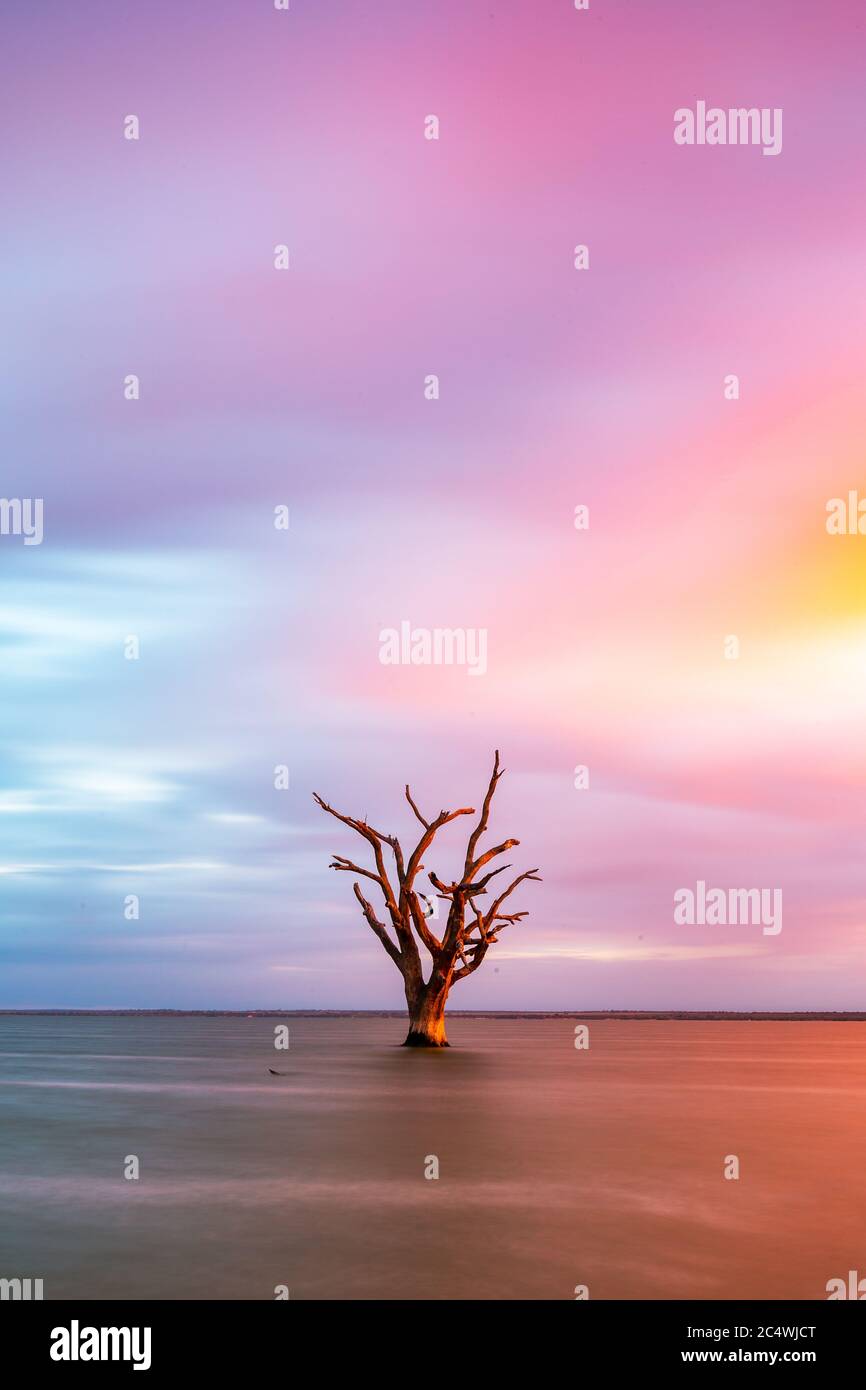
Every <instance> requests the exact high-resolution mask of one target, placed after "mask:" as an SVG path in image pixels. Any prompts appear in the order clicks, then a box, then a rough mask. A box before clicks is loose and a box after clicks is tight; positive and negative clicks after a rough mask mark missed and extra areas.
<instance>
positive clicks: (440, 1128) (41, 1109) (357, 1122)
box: [0, 1017, 866, 1299]
mask: <svg viewBox="0 0 866 1390" xmlns="http://www.w3.org/2000/svg"><path fill="white" fill-rule="evenodd" d="M277 1022H278V1020H276V1019H266V1018H251V1019H247V1018H155V1017H149V1018H148V1017H145V1018H101V1019H96V1018H49V1017H29V1018H28V1017H19V1018H15V1017H8V1018H0V1266H2V1268H0V1276H5V1277H12V1276H18V1277H26V1276H30V1277H34V1278H43V1279H44V1281H45V1295H46V1297H47V1298H107V1297H113V1298H117V1297H126V1298H152V1297H157V1298H253V1299H267V1298H272V1297H273V1291H274V1287H275V1286H276V1285H278V1284H286V1285H288V1287H289V1289H290V1291H291V1297H292V1298H293V1299H296V1298H301V1299H303V1298H461V1299H473V1298H484V1299H508V1298H555V1299H568V1298H571V1297H573V1290H574V1287H575V1285H577V1284H586V1285H588V1286H589V1290H590V1296H591V1297H592V1298H745V1299H750V1298H757V1299H762V1298H825V1297H826V1291H825V1285H826V1283H827V1280H828V1279H831V1278H834V1277H837V1276H841V1277H846V1276H847V1271H848V1270H849V1269H859V1270H860V1271H861V1272H862V1273H866V1221H864V1217H866V1119H864V1116H866V1025H864V1024H858V1023H776V1022H773V1023H745V1022H727V1023H726V1022H692V1023H689V1022H679V1021H676V1022H674V1021H670V1022H648V1021H628V1022H625V1021H619V1022H613V1021H611V1022H592V1023H591V1024H590V1039H591V1044H590V1048H589V1050H588V1051H576V1050H575V1048H574V1021H573V1020H568V1019H478V1018H475V1019H460V1018H455V1019H452V1021H451V1023H450V1025H449V1037H450V1038H451V1040H452V1043H453V1044H454V1046H453V1047H452V1049H451V1050H450V1051H447V1052H433V1053H427V1052H419V1051H414V1050H413V1051H409V1050H404V1049H402V1048H400V1047H398V1046H396V1045H395V1044H397V1043H398V1042H399V1041H400V1040H401V1038H402V1032H401V1024H400V1023H399V1022H398V1021H396V1020H394V1019H387V1018H342V1019H333V1018H330V1019H329V1018H306V1019H290V1020H289V1024H290V1029H291V1049H290V1050H289V1051H288V1052H278V1053H277V1052H275V1051H274V1049H273V1036H274V1026H275V1024H276V1023H277ZM275 1059H276V1060H275ZM269 1066H274V1067H275V1068H276V1069H278V1070H279V1071H280V1072H284V1073H285V1075H283V1076H270V1075H269V1074H268V1067H269ZM131 1154H135V1155H137V1156H138V1159H139V1162H140V1171H141V1176H140V1180H139V1181H137V1182H134V1181H126V1180H125V1179H124V1177H123V1171H124V1162H125V1160H126V1157H127V1155H131ZM730 1154H736V1155H737V1156H738V1158H739V1161H740V1179H739V1181H726V1180H725V1178H724V1176H723V1173H724V1167H725V1159H726V1156H727V1155H730ZM432 1155H435V1156H436V1157H437V1158H438V1161H439V1172H440V1177H439V1179H438V1180H432V1181H431V1180H427V1179H425V1177H424V1171H425V1163H426V1161H427V1159H428V1157H429V1156H432Z"/></svg>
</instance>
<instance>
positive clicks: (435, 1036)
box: [403, 985, 448, 1047]
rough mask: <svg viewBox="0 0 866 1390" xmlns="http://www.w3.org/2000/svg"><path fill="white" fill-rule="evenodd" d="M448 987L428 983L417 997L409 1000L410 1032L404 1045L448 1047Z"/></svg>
mask: <svg viewBox="0 0 866 1390" xmlns="http://www.w3.org/2000/svg"><path fill="white" fill-rule="evenodd" d="M447 998H448V988H447V986H446V987H445V988H442V987H439V988H431V986H430V985H428V986H427V987H426V988H425V989H422V990H421V991H420V993H419V994H418V995H417V997H416V998H415V999H414V1000H412V999H410V1000H409V1001H408V1004H409V1032H408V1033H407V1034H406V1041H405V1042H404V1044H403V1046H404V1047H447V1046H448V1039H447V1038H446V1037H445V1000H446V999H447Z"/></svg>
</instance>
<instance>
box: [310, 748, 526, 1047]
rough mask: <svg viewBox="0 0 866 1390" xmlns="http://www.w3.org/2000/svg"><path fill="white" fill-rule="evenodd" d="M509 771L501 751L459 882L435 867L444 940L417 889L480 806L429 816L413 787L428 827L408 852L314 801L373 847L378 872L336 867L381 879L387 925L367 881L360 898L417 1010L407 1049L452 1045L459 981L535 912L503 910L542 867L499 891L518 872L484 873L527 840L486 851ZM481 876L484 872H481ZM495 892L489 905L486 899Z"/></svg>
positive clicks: (340, 861) (345, 863) (336, 861)
mask: <svg viewBox="0 0 866 1390" xmlns="http://www.w3.org/2000/svg"><path fill="white" fill-rule="evenodd" d="M504 771H505V769H504V768H501V767H500V766H499V750H498V749H497V750H496V755H495V758H494V761H493V772H492V774H491V777H490V782H489V784H488V787H487V792H486V794H485V797H484V803H483V805H482V807H481V814H480V816H479V818H478V821H477V823H476V825H475V827H474V829H473V830H472V833H471V835H470V836H469V842H468V845H467V848H466V857H465V860H464V864H463V870H462V872H461V874H460V877H459V878H458V879H455V880H454V881H453V882H452V883H445V882H443V880H442V879H441V878H439V877H438V875H437V874H436V873H434V872H433V871H430V872H428V874H427V877H428V879H429V881H430V883H431V884H432V885H433V888H434V889H435V890H436V897H437V898H441V899H443V900H444V901H445V902H447V903H448V916H447V919H446V922H445V929H444V931H443V933H442V937H441V940H440V938H439V937H437V936H436V935H435V933H434V931H433V929H432V927H431V920H432V917H431V911H432V909H431V905H430V899H429V897H428V896H427V895H426V894H425V893H422V892H421V891H420V890H419V889H418V888H416V886H415V884H416V879H417V877H418V874H419V873H420V872H421V870H422V869H423V868H424V863H423V860H424V857H425V855H426V854H427V852H428V850H429V849H430V847H431V845H432V844H433V841H434V839H435V837H436V835H437V834H438V832H439V831H440V830H441V829H442V828H443V826H446V825H448V824H449V822H450V821H453V820H456V819H457V818H458V816H474V815H475V809H474V807H472V806H463V807H461V808H460V809H459V810H458V811H440V812H439V814H438V816H436V818H435V819H434V820H427V819H425V817H424V816H422V814H421V812H420V811H419V809H418V807H417V806H416V804H415V802H414V800H413V799H412V794H411V792H410V790H409V787H408V786H407V787H406V800H407V801H408V803H409V805H410V806H411V808H412V813H413V815H414V816H415V817H416V819H417V820H418V821H419V822H420V824H421V826H422V827H423V833H422V835H421V837H420V838H419V840H418V843H417V844H416V846H415V848H414V849H413V850H412V852H411V854H410V855H409V856H408V858H407V857H406V855H405V854H404V853H403V849H402V847H401V845H400V842H399V840H398V839H397V837H396V835H385V834H383V832H382V831H380V830H374V829H373V827H372V826H371V825H368V824H367V821H366V820H358V819H355V818H354V817H352V816H344V815H343V814H342V812H340V811H335V810H334V808H333V806H329V805H328V803H327V802H326V801H324V800H323V799H322V797H320V796H319V795H318V793H314V794H313V795H314V799H315V801H316V802H317V804H318V805H319V806H321V808H322V810H323V811H327V813H328V815H329V816H334V817H335V819H336V820H339V821H342V822H343V824H344V825H348V826H349V827H350V828H351V829H352V830H354V831H356V832H357V833H358V834H359V835H360V836H361V837H362V838H363V839H364V840H366V841H367V843H368V845H369V846H370V848H371V850H372V852H373V863H374V866H375V867H374V868H373V869H365V868H362V867H361V866H360V865H358V864H355V863H353V862H352V860H351V859H346V858H344V856H343V855H341V854H334V855H333V856H332V862H331V864H330V866H329V867H330V868H332V869H336V870H337V871H338V872H339V873H351V874H356V875H357V876H358V878H365V879H369V880H370V881H372V882H373V883H375V884H376V885H377V887H378V889H379V891H380V892H381V895H382V898H383V900H384V906H385V912H386V914H387V919H388V920H387V922H382V921H380V920H379V917H378V916H377V915H376V911H375V909H374V907H373V905H372V903H371V902H370V901H369V900H368V899H367V898H366V897H365V896H364V894H363V893H362V892H361V886H360V883H358V882H357V881H356V882H355V883H354V885H353V887H354V891H355V897H356V898H357V900H358V903H359V905H360V908H361V911H362V913H363V915H364V918H365V919H366V921H367V924H368V926H369V927H370V928H371V929H372V930H373V931H374V932H375V934H376V936H377V937H378V938H379V940H380V941H381V943H382V945H383V947H384V948H385V950H386V951H387V952H388V955H389V956H390V957H391V959H392V960H393V961H394V964H395V965H396V966H397V968H398V970H399V971H400V973H401V975H402V976H403V984H404V988H405V993H406V1005H407V1008H408V1010H409V1032H408V1034H407V1036H406V1042H405V1046H406V1047H447V1046H448V1042H447V1040H446V1037H445V1004H446V1001H447V999H448V994H449V992H450V990H451V987H452V985H455V984H456V983H457V982H458V980H465V979H466V978H467V977H468V976H469V975H472V974H474V972H475V971H476V970H477V969H478V968H479V966H480V965H481V963H482V961H483V960H484V958H485V956H486V955H487V952H488V951H489V950H490V947H491V946H494V945H495V944H496V942H497V941H498V940H499V935H500V933H501V932H502V931H504V929H505V928H506V927H510V926H514V925H515V924H516V923H518V922H520V921H521V920H522V919H523V918H524V917H526V916H528V913H527V912H525V911H524V912H503V910H502V909H503V906H504V905H505V903H506V902H507V900H508V899H509V898H510V897H511V894H512V893H513V892H514V890H515V888H517V887H518V886H519V885H520V884H521V883H524V882H526V881H527V880H532V881H533V882H535V883H540V882H541V880H540V878H539V877H538V870H537V869H528V870H526V872H524V873H522V874H518V875H517V877H516V878H515V879H514V880H513V881H512V882H511V883H509V884H508V887H507V888H504V889H503V890H502V891H501V892H500V891H499V885H498V884H497V885H496V887H495V888H493V889H491V888H490V887H489V885H490V884H491V883H492V881H493V879H494V878H496V877H497V875H498V874H501V873H504V872H505V870H506V869H510V868H511V867H512V866H511V865H510V864H501V865H500V866H499V867H498V868H495V869H490V870H489V871H488V872H487V873H484V874H482V873H481V870H482V869H485V868H486V867H487V865H488V864H489V863H490V862H491V861H492V860H493V859H496V858H497V857H498V856H499V855H500V854H507V852H508V851H509V850H510V849H514V848H515V847H516V846H517V845H519V844H520V841H519V840H503V841H502V844H501V845H494V846H493V848H492V849H488V850H484V851H479V848H478V846H479V841H480V840H481V838H482V836H483V835H484V834H485V832H486V831H487V823H488V820H489V818H490V807H491V804H492V802H493V797H494V794H495V792H496V788H497V786H498V785H499V779H500V778H501V777H502V776H503V773H504ZM386 850H387V851H390V855H391V856H392V857H393V866H392V868H391V875H392V876H393V880H394V881H393V882H392V877H389V872H388V869H387V868H386V864H385V855H386ZM479 874H480V875H481V876H480V877H479ZM485 897H492V901H491V902H490V904H489V906H488V907H487V909H486V911H485V910H484V904H483V903H481V904H479V901H478V900H479V899H483V898H485ZM419 944H420V945H421V946H423V947H424V949H425V950H426V952H427V954H428V955H429V957H430V966H429V974H428V977H427V979H426V980H425V979H424V965H423V963H422V958H421V952H420V951H419Z"/></svg>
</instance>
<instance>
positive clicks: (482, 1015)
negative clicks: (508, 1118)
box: [0, 1009, 866, 1023]
mask: <svg viewBox="0 0 866 1390" xmlns="http://www.w3.org/2000/svg"><path fill="white" fill-rule="evenodd" d="M21 1017H25V1018H26V1017H42V1018H403V1017H405V1009H0V1018H21ZM448 1017H449V1018H454V1019H461V1018H465V1019H473V1018H475V1019H497V1018H499V1019H521V1018H523V1019H528V1020H532V1019H539V1018H593V1019H600V1020H604V1019H611V1020H612V1021H613V1020H623V1021H628V1020H631V1019H633V1020H635V1021H636V1022H650V1021H653V1020H657V1021H658V1022H664V1021H667V1020H670V1019H682V1020H683V1022H685V1023H700V1022H714V1021H718V1022H745V1023H824V1022H826V1023H866V1012H864V1013H853V1012H851V1011H850V1010H846V1009H839V1010H832V1009H822V1010H815V1011H803V1010H801V1011H799V1012H785V1011H778V1012H775V1011H774V1012H770V1011H763V1010H762V1011H754V1012H743V1011H739V1010H727V1009H537V1010H534V1009H489V1010H488V1009H465V1010H464V1009H451V1010H449V1012H448Z"/></svg>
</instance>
